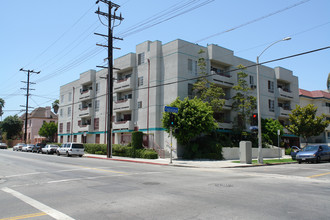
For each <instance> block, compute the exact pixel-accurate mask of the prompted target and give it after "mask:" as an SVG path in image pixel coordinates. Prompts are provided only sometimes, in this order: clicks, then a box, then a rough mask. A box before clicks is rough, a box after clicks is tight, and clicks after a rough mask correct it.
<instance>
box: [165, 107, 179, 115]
mask: <svg viewBox="0 0 330 220" xmlns="http://www.w3.org/2000/svg"><path fill="white" fill-rule="evenodd" d="M165 112H172V113H178V112H179V109H178V108H177V107H170V106H165Z"/></svg>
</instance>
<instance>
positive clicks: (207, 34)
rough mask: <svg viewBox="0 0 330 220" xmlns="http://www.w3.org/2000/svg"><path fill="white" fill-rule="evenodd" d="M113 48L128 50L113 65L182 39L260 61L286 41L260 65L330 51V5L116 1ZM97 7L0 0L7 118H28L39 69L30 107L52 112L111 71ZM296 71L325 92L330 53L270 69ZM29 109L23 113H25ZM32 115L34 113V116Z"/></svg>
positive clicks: (79, 1)
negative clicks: (83, 82)
mask: <svg viewBox="0 0 330 220" xmlns="http://www.w3.org/2000/svg"><path fill="white" fill-rule="evenodd" d="M113 2H114V3H116V4H118V5H120V8H119V9H118V10H117V15H118V16H119V13H121V14H122V17H123V18H124V20H123V21H122V22H121V23H119V22H116V23H115V28H114V36H116V37H122V38H123V39H124V40H123V41H118V40H115V41H114V46H115V47H119V48H121V49H120V50H115V51H114V59H116V58H117V57H120V56H123V55H125V54H127V53H130V52H135V48H136V45H137V44H140V43H142V42H144V41H147V40H150V41H155V40H159V41H161V42H162V43H163V44H165V43H168V42H171V41H173V40H175V39H182V40H186V41H189V42H193V43H197V44H199V45H201V46H207V45H208V44H217V45H219V46H222V47H225V48H227V49H230V50H232V51H234V55H235V56H238V57H241V58H244V59H247V60H251V61H255V60H256V57H257V56H259V55H260V53H261V52H262V51H263V50H264V49H265V48H267V47H268V46H269V45H270V44H272V43H273V42H276V41H278V40H281V39H283V38H285V37H291V38H292V39H291V40H290V41H283V42H279V43H277V44H276V45H273V46H272V47H271V48H269V49H267V51H266V52H265V53H263V54H262V56H260V62H265V61H269V60H273V59H277V58H281V57H286V56H290V55H294V54H299V53H303V52H307V51H311V50H316V49H320V48H324V47H328V46H330V13H329V11H330V1H329V0H276V1H271V0H249V1H246V0H230V1H228V0H166V1H163V0H153V1H151V0H149V1H148V0H139V1H137V0H116V1H113ZM95 3H96V0H70V1H68V0H57V1H50V0H29V1H26V0H16V1H10V0H1V1H0V50H1V59H0V66H1V68H0V98H2V99H4V100H5V107H4V109H3V111H4V115H3V116H2V118H3V119H4V118H6V117H7V116H10V115H15V114H18V115H22V114H23V112H24V111H25V108H24V107H21V106H25V104H26V96H25V95H26V91H25V90H22V89H21V88H25V87H26V84H24V83H23V82H22V81H25V82H26V81H27V73H26V72H23V71H19V70H20V69H21V68H23V69H25V70H34V71H35V72H39V71H40V73H39V74H35V73H32V74H31V77H30V81H31V82H33V83H35V84H31V86H30V88H32V89H34V90H31V92H30V94H31V95H30V99H29V106H30V107H34V108H37V107H45V106H51V104H52V102H54V101H55V100H56V99H59V91H60V86H62V85H65V84H67V83H69V82H72V81H74V80H77V79H78V78H79V75H80V74H81V73H83V72H85V71H87V70H89V69H95V70H100V69H99V68H97V67H96V66H102V65H106V63H104V58H106V57H107V50H106V48H102V47H98V46H96V43H100V44H102V43H103V44H106V43H105V42H106V40H105V39H104V38H103V37H101V36H97V35H95V34H94V33H95V32H97V33H102V34H107V28H106V26H104V25H103V24H102V23H101V21H102V22H103V23H107V20H105V18H100V19H101V21H100V19H99V17H98V15H97V14H95V11H96V10H97V8H98V7H100V10H101V11H104V12H106V11H107V7H106V5H105V4H104V3H102V2H100V3H99V4H98V5H96V4H95ZM267 66H269V67H276V66H282V67H284V68H286V69H289V70H292V71H293V74H294V75H295V76H297V77H298V79H299V88H301V89H306V90H310V91H313V90H325V89H326V80H327V77H328V74H329V73H330V49H325V50H321V51H318V52H314V53H309V54H305V55H301V56H297V57H294V58H290V59H285V60H281V61H277V62H272V63H268V64H267ZM22 110H23V111H22ZM32 110H33V109H32V108H31V109H30V111H32Z"/></svg>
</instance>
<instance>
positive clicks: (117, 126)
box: [112, 121, 134, 130]
mask: <svg viewBox="0 0 330 220" xmlns="http://www.w3.org/2000/svg"><path fill="white" fill-rule="evenodd" d="M112 128H113V129H114V130H133V129H134V123H133V121H117V122H114V123H113V124H112Z"/></svg>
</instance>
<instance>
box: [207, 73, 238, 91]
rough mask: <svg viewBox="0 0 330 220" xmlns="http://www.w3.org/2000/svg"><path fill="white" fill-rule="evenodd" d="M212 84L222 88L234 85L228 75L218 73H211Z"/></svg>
mask: <svg viewBox="0 0 330 220" xmlns="http://www.w3.org/2000/svg"><path fill="white" fill-rule="evenodd" d="M211 75H212V82H214V83H217V84H219V85H221V86H224V87H227V88H228V87H232V86H233V85H234V79H233V77H232V76H231V75H230V74H229V73H218V72H215V71H211Z"/></svg>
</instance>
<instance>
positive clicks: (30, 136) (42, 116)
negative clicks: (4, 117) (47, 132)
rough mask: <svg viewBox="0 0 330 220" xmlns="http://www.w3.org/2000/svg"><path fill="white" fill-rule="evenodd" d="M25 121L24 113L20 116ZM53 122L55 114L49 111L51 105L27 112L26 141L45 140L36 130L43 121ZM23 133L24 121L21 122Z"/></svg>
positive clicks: (55, 118) (55, 120)
mask: <svg viewBox="0 0 330 220" xmlns="http://www.w3.org/2000/svg"><path fill="white" fill-rule="evenodd" d="M20 118H21V119H22V120H23V121H25V114H23V115H22V116H21V117H20ZM45 122H47V123H49V122H54V123H57V115H56V114H54V113H53V112H52V111H51V107H50V106H47V107H39V108H36V109H34V110H33V111H32V112H31V113H29V114H28V118H27V136H26V142H27V143H31V144H36V143H40V142H42V141H43V140H45V139H46V138H45V137H41V136H40V135H39V134H38V132H39V130H40V128H41V127H42V125H43V123H45ZM22 131H23V134H24V132H25V123H23V130H22Z"/></svg>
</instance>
